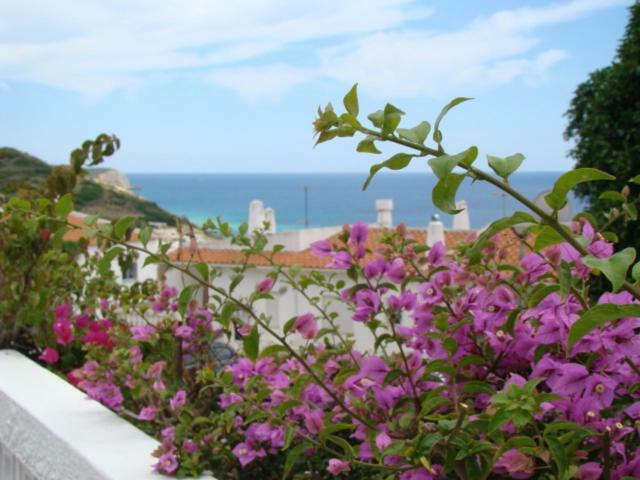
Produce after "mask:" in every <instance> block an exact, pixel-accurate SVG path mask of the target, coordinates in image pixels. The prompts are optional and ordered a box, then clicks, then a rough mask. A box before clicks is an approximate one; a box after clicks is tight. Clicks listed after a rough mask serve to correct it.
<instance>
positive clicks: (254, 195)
mask: <svg viewBox="0 0 640 480" xmlns="http://www.w3.org/2000/svg"><path fill="white" fill-rule="evenodd" d="M559 175H560V174H559V173H556V172H535V173H533V172H532V173H528V172H527V173H520V174H516V175H514V176H513V177H512V179H511V183H512V184H513V185H514V186H515V187H516V188H517V189H518V190H519V191H520V192H521V193H523V194H524V195H526V196H527V197H528V198H531V199H533V198H535V197H536V196H537V195H538V194H539V193H541V192H543V191H545V190H549V189H550V188H551V186H552V185H553V182H554V181H555V179H556V178H557V177H558V176H559ZM127 176H128V177H129V180H130V182H131V185H132V186H133V188H134V189H136V193H138V194H140V195H143V196H144V197H146V198H148V199H150V200H152V201H154V202H156V203H158V204H159V205H160V206H161V207H163V208H165V209H167V210H169V211H171V212H174V213H176V214H180V215H184V216H186V217H187V218H189V219H190V220H191V221H192V222H194V223H197V224H200V223H202V222H203V221H204V220H205V219H206V218H215V217H217V216H221V217H222V218H223V219H224V220H226V221H228V222H229V223H230V224H232V225H234V226H236V225H239V224H240V223H243V222H246V221H247V215H248V210H249V202H250V201H251V200H254V199H259V200H262V201H263V202H264V205H265V206H266V207H273V208H274V209H275V211H276V223H277V228H278V229H279V230H293V229H300V228H304V226H305V207H304V205H305V187H307V192H308V197H307V198H308V209H307V212H308V214H307V220H308V224H309V226H310V227H322V226H331V225H342V224H345V223H352V222H355V221H357V220H362V221H365V222H371V223H373V222H375V220H376V211H375V200H376V199H378V198H391V199H393V200H394V204H395V206H394V210H393V221H394V224H398V223H400V222H404V223H405V224H407V225H408V226H412V227H424V226H426V225H427V223H428V222H429V219H430V218H431V216H432V215H433V214H434V213H439V214H440V216H441V218H442V219H443V221H444V222H445V225H446V226H447V227H450V226H451V218H450V216H449V215H444V214H442V213H441V212H439V211H438V210H437V209H436V208H435V207H434V206H433V204H432V203H431V189H432V188H433V186H434V185H435V177H433V176H432V175H430V174H412V173H399V174H381V175H378V176H377V177H376V178H375V179H374V180H373V182H372V184H371V186H370V187H369V189H368V190H367V191H366V192H362V191H361V186H362V182H363V181H364V179H365V177H366V174H365V173H362V174H317V173H314V174H209V173H205V174H133V173H132V174H128V175H127ZM458 199H459V200H466V201H467V204H468V206H469V214H470V217H471V226H472V228H475V229H477V228H481V227H483V226H485V225H486V224H488V223H489V222H491V221H493V220H495V219H497V218H500V217H501V216H502V215H503V213H506V214H510V213H511V212H513V211H515V210H516V209H518V208H519V206H518V205H517V204H516V202H515V201H514V200H512V199H510V198H504V197H503V196H502V195H501V194H500V192H499V191H498V190H497V189H496V188H494V187H492V186H491V185H488V184H486V183H482V182H477V183H474V184H472V183H471V182H470V181H467V182H465V184H464V185H463V186H462V187H461V189H460V191H459V194H458ZM572 206H573V211H574V213H577V212H578V211H579V204H578V203H577V202H576V200H575V199H574V200H573V201H572Z"/></svg>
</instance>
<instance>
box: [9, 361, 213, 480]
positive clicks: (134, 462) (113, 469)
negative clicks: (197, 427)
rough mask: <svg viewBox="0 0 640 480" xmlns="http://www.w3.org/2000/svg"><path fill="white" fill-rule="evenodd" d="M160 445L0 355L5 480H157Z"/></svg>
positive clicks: (33, 367)
mask: <svg viewBox="0 0 640 480" xmlns="http://www.w3.org/2000/svg"><path fill="white" fill-rule="evenodd" d="M158 445H159V443H158V442H157V441H156V440H154V439H153V438H151V437H150V436H148V435H147V434H145V433H144V432H142V431H140V430H138V429H137V428H135V427H134V426H133V425H131V424H130V423H128V422H126V421H125V420H123V419H121V418H120V417H118V416H117V415H116V414H115V413H114V412H112V411H110V410H109V409H107V408H106V407H104V406H103V405H101V404H100V403H98V402H95V401H92V400H88V399H87V397H86V395H85V394H84V393H83V392H81V391H80V390H77V389H76V388H74V387H73V386H72V385H70V384H69V383H67V382H66V381H64V380H62V379H60V378H58V377H57V376H56V375H54V374H53V373H51V372H49V371H48V370H46V369H45V368H43V367H41V366H39V365H38V364H36V363H35V362H33V361H32V360H30V359H28V358H27V357H25V356H23V355H22V354H20V353H18V352H15V351H12V350H0V478H1V479H2V480H22V479H25V480H26V479H29V480H31V479H33V480H161V479H162V478H166V477H162V476H161V475H159V474H156V473H153V472H152V467H151V466H152V464H153V463H154V462H155V458H153V457H152V456H151V452H152V451H153V450H155V449H156V448H157V447H158ZM207 478H211V477H207Z"/></svg>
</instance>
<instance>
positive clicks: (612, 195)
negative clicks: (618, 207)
mask: <svg viewBox="0 0 640 480" xmlns="http://www.w3.org/2000/svg"><path fill="white" fill-rule="evenodd" d="M598 199H599V200H611V201H612V202H620V203H624V202H626V201H627V197H625V196H624V195H622V194H621V193H620V192H616V191H614V190H608V191H606V192H603V193H601V194H600V196H599V197H598Z"/></svg>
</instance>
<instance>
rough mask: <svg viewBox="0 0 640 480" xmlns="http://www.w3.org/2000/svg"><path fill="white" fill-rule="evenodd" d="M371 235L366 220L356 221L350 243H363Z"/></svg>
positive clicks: (350, 235)
mask: <svg viewBox="0 0 640 480" xmlns="http://www.w3.org/2000/svg"><path fill="white" fill-rule="evenodd" d="M368 236H369V227H368V226H367V224H366V223H364V222H356V223H354V224H353V225H352V226H351V233H350V234H349V243H350V244H352V245H362V244H363V243H364V242H366V241H367V237H368Z"/></svg>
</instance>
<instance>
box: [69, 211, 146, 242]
mask: <svg viewBox="0 0 640 480" xmlns="http://www.w3.org/2000/svg"><path fill="white" fill-rule="evenodd" d="M84 219H85V216H83V215H78V214H76V213H70V214H69V215H68V216H67V222H68V223H70V224H71V229H70V230H69V231H68V232H67V233H65V234H64V236H63V237H62V238H63V239H64V240H66V241H68V242H79V241H80V240H81V239H83V238H87V236H86V235H85V233H84V232H83V231H82V228H83V227H88V225H87V224H86V223H85V221H84ZM98 222H107V221H106V220H98ZM137 239H138V231H137V230H134V231H133V233H132V234H131V238H130V239H129V240H131V241H136V240H137ZM89 243H91V244H92V245H93V244H95V243H96V239H95V238H92V239H90V241H89Z"/></svg>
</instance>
